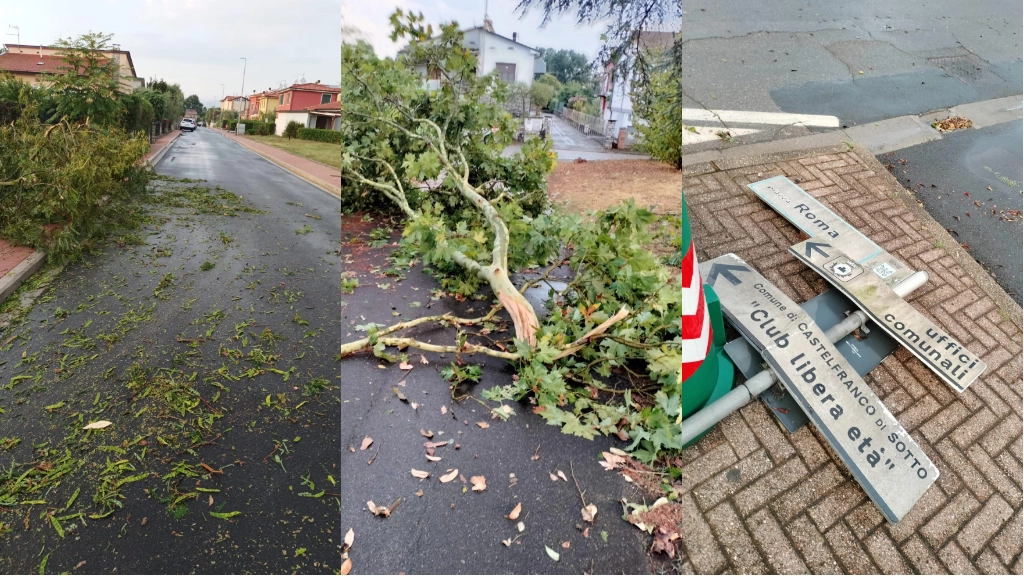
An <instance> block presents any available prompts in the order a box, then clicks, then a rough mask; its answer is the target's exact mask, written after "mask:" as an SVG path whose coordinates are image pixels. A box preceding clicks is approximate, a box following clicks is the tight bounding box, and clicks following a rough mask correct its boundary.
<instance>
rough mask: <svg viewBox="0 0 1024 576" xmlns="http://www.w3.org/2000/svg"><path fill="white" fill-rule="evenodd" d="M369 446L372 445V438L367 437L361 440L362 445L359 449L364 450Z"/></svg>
mask: <svg viewBox="0 0 1024 576" xmlns="http://www.w3.org/2000/svg"><path fill="white" fill-rule="evenodd" d="M370 444H373V438H370V437H369V436H367V437H366V438H363V444H362V445H361V446H360V447H359V449H360V450H366V449H367V448H369V447H370Z"/></svg>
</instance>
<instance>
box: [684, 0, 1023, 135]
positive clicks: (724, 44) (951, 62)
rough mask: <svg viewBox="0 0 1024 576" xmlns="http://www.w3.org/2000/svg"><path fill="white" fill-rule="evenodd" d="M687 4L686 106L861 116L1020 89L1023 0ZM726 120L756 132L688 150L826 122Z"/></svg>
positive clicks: (844, 118)
mask: <svg viewBox="0 0 1024 576" xmlns="http://www.w3.org/2000/svg"><path fill="white" fill-rule="evenodd" d="M683 9H684V13H683V41H684V42H683V106H684V108H706V109H709V110H744V111H757V112H787V113H797V114H821V115H829V116H836V117H837V118H838V119H839V121H840V125H842V126H854V125H857V124H864V123H867V122H873V121H877V120H881V119H885V118H892V117H895V116H901V115H906V114H920V113H924V112H927V111H930V110H936V109H942V108H947V107H950V106H955V105H959V104H965V103H969V102H977V101H980V100H988V99H992V98H999V97H1003V96H1011V95H1015V94H1020V93H1021V82H1022V70H1021V36H1022V31H1021V19H1022V6H1021V4H1020V3H1019V2H1011V1H1009V0H998V1H994V2H983V3H971V2H957V1H954V0H940V1H938V2H927V3H925V2H919V3H905V2H887V1H883V0H871V1H868V2H852V3H851V2H841V3H836V2H826V1H822V0H814V1H812V2H804V1H801V0H781V1H779V2H772V3H770V4H756V5H755V4H751V3H749V2H743V1H742V0H724V1H715V2H712V1H710V0H694V1H693V2H687V3H685V5H684V8H683ZM695 125H698V126H699V125H704V124H702V123H695ZM726 128H753V129H756V130H759V132H757V133H755V134H751V135H744V136H737V137H736V138H735V139H734V140H733V142H731V143H728V142H725V141H722V140H714V141H710V142H704V143H699V144H693V145H690V146H687V147H686V149H685V150H684V153H687V152H697V151H700V150H704V149H709V148H722V147H727V146H731V145H738V144H743V143H750V142H758V141H767V140H774V139H778V138H784V137H793V136H800V135H806V134H809V133H814V132H820V131H822V130H827V129H828V128H807V127H803V126H770V125H767V124H756V123H748V124H733V125H729V126H726Z"/></svg>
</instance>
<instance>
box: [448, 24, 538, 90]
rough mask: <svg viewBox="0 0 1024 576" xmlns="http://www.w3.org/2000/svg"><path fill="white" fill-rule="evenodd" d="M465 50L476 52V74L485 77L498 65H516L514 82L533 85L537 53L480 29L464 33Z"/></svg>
mask: <svg viewBox="0 0 1024 576" xmlns="http://www.w3.org/2000/svg"><path fill="white" fill-rule="evenodd" d="M463 42H464V45H465V46H466V47H467V48H470V49H475V50H477V51H478V52H477V74H478V75H480V76H486V75H487V74H490V73H491V72H494V70H495V68H496V67H497V64H498V63H503V64H515V65H516V82H521V83H523V84H526V85H527V86H530V85H532V84H533V68H534V61H535V60H536V57H537V56H536V55H537V52H536V51H535V50H531V49H529V48H527V47H526V46H523V45H521V44H517V43H515V42H512V41H511V40H506V39H505V38H502V37H500V36H497V35H494V34H489V33H487V32H486V31H484V30H482V29H476V30H472V31H470V32H467V33H466V36H465V39H464V40H463Z"/></svg>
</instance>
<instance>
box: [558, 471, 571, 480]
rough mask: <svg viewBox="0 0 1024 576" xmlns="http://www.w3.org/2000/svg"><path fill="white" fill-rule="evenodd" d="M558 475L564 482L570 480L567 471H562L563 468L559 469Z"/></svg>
mask: <svg viewBox="0 0 1024 576" xmlns="http://www.w3.org/2000/svg"><path fill="white" fill-rule="evenodd" d="M558 477H559V478H561V479H562V480H563V481H564V482H568V481H569V479H568V478H566V477H565V472H562V471H561V470H559V471H558Z"/></svg>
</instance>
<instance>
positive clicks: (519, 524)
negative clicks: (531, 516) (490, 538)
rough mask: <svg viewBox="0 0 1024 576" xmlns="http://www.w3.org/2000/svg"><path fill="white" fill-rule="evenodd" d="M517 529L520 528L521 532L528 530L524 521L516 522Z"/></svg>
mask: <svg viewBox="0 0 1024 576" xmlns="http://www.w3.org/2000/svg"><path fill="white" fill-rule="evenodd" d="M516 530H519V531H520V532H522V531H523V530H526V524H523V523H522V522H520V523H518V524H516Z"/></svg>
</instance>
